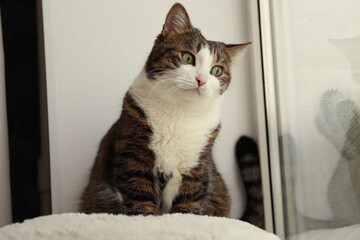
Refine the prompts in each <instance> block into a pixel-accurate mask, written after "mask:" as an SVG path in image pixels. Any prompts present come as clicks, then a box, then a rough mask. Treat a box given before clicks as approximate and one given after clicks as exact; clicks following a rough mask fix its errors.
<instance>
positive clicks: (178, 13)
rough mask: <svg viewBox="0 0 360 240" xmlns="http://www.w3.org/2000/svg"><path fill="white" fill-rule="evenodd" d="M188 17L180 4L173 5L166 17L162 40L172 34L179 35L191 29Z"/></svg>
mask: <svg viewBox="0 0 360 240" xmlns="http://www.w3.org/2000/svg"><path fill="white" fill-rule="evenodd" d="M191 28H192V26H191V22H190V18H189V15H188V14H187V12H186V10H185V8H184V6H183V5H181V4H180V3H175V4H174V5H173V6H172V7H171V9H170V10H169V13H168V14H167V16H166V20H165V23H164V26H163V30H162V32H161V34H162V35H163V36H164V38H167V37H169V36H170V35H171V34H172V33H180V32H184V31H185V30H188V29H191Z"/></svg>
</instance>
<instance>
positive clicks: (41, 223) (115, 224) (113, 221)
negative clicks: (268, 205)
mask: <svg viewBox="0 0 360 240" xmlns="http://www.w3.org/2000/svg"><path fill="white" fill-rule="evenodd" d="M0 239H2V240H10V239H11V240H13V239H21V240H30V239H31V240H32V239H36V240H42V239H46V240H49V239H52V240H56V239H67V240H73V239H77V240H78V239H96V240H102V239H104V240H105V239H107V240H112V239H116V240H120V239H127V240H131V239H150V240H151V239H154V240H155V239H156V240H159V239H160V240H161V239H166V240H168V239H174V240H177V239H179V240H180V239H181V240H190V239H194V240H195V239H196V240H202V239H204V240H205V239H206V240H208V239H226V240H231V239H236V240H245V239H246V240H255V239H256V240H260V239H261V240H279V238H278V237H277V236H275V235H273V234H271V233H268V232H265V231H263V230H261V229H259V228H257V227H255V226H252V225H250V224H248V223H245V222H242V221H239V220H234V219H227V218H219V217H208V216H197V215H191V214H172V215H163V216H146V217H143V216H133V217H129V216H124V215H109V214H91V215H86V214H80V213H66V214H60V215H49V216H44V217H39V218H35V219H31V220H27V221H25V222H23V223H16V224H11V225H8V226H5V227H3V228H0Z"/></svg>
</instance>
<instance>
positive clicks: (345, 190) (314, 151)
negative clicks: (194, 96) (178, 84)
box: [271, 0, 360, 240]
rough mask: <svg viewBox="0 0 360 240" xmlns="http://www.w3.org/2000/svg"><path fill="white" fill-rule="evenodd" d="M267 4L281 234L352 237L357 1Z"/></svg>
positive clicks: (358, 98)
mask: <svg viewBox="0 0 360 240" xmlns="http://www.w3.org/2000/svg"><path fill="white" fill-rule="evenodd" d="M271 8H272V9H271V14H272V16H271V18H272V20H273V22H272V29H273V33H272V34H273V44H274V63H275V70H276V74H275V75H276V76H275V77H276V91H277V92H276V96H277V108H278V121H279V122H278V125H279V141H280V154H281V166H282V169H281V171H282V176H281V177H282V190H283V203H284V209H283V210H284V218H285V223H284V224H285V233H286V236H287V238H286V239H306V240H312V239H360V12H359V11H360V1H358V0H342V1H335V0H328V1H324V0H293V1H287V0H281V1H273V2H272V5H271ZM349 226H350V227H349ZM345 237H346V238H345ZM351 237H353V238H351Z"/></svg>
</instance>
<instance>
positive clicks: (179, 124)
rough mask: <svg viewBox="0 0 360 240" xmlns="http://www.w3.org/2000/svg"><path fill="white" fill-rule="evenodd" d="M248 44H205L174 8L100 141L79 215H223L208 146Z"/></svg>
mask: <svg viewBox="0 0 360 240" xmlns="http://www.w3.org/2000/svg"><path fill="white" fill-rule="evenodd" d="M249 45H250V43H246V44H224V43H221V42H214V41H208V40H206V39H205V38H204V37H203V35H202V34H201V32H200V31H199V30H198V29H196V28H194V27H192V24H191V22H190V19H189V16H188V14H187V12H186V10H185V8H184V7H183V6H182V5H181V4H179V3H176V4H174V5H173V6H172V7H171V9H170V10H169V12H168V14H167V16H166V20H165V23H164V25H163V29H162V31H161V33H160V34H159V35H158V36H157V38H156V40H155V43H154V46H153V48H152V50H151V53H150V55H149V57H148V59H147V61H146V63H145V67H144V69H143V71H141V73H140V74H139V76H138V77H137V78H136V79H135V80H134V82H133V83H132V85H131V86H130V88H129V90H128V91H127V93H126V94H125V97H124V99H123V107H122V112H121V115H120V118H119V119H118V120H117V121H116V122H115V123H114V125H113V126H112V127H111V128H110V130H109V131H108V132H107V133H106V135H105V136H104V138H103V139H102V141H101V143H100V147H99V150H98V154H97V157H96V159H95V163H94V165H93V168H92V170H91V174H90V180H89V183H88V185H87V186H86V188H85V190H84V192H83V194H82V197H81V199H80V206H79V210H80V212H84V213H99V212H103V213H113V214H126V215H149V214H153V215H160V214H164V213H193V214H200V215H211V216H223V217H229V214H230V213H229V212H230V197H229V194H228V192H227V188H226V186H225V184H224V182H223V179H222V177H221V176H220V174H219V172H218V171H217V168H216V166H215V163H214V161H213V158H212V146H213V144H214V141H215V139H216V137H217V135H218V133H219V130H220V100H221V96H222V95H223V93H224V92H225V90H226V89H227V88H228V86H229V83H230V78H231V76H230V67H231V64H232V63H233V62H234V60H235V58H238V57H241V56H243V55H244V54H245V52H246V50H247V48H248V47H249Z"/></svg>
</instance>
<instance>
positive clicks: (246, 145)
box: [236, 136, 265, 229]
mask: <svg viewBox="0 0 360 240" xmlns="http://www.w3.org/2000/svg"><path fill="white" fill-rule="evenodd" d="M236 158H237V161H238V164H239V167H240V171H241V176H242V178H243V181H244V184H245V190H246V193H247V197H248V199H247V200H248V201H247V208H246V211H245V214H244V216H243V217H242V219H241V220H244V221H246V222H249V223H251V224H253V225H255V226H258V227H260V228H262V229H264V228H265V219H264V205H263V192H262V184H261V172H260V159H259V153H258V149H257V146H256V143H255V142H254V140H252V139H251V138H249V137H245V136H242V137H241V138H240V139H239V140H238V142H237V143H236Z"/></svg>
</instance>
